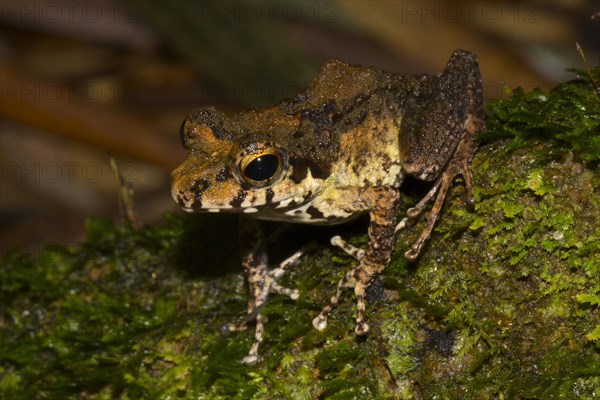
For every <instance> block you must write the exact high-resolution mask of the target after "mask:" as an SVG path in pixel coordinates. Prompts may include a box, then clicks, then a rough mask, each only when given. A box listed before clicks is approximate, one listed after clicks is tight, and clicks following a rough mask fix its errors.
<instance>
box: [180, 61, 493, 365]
mask: <svg viewBox="0 0 600 400" xmlns="http://www.w3.org/2000/svg"><path fill="white" fill-rule="evenodd" d="M483 119H484V114H483V110H482V89H481V77H480V73H479V66H478V63H477V58H476V56H475V55H474V54H472V53H469V52H467V51H462V50H458V51H456V52H454V54H453V55H452V57H451V58H450V60H449V61H448V64H447V65H446V68H445V69H444V71H443V72H442V73H441V74H439V75H435V76H427V75H417V76H408V75H397V74H392V73H388V72H384V71H380V70H377V69H373V68H365V67H360V66H352V65H348V64H344V63H342V62H339V61H328V62H327V63H325V65H324V66H323V67H322V69H321V72H320V73H319V75H318V76H317V77H316V79H315V80H314V82H313V84H312V85H311V86H310V87H309V88H308V89H306V90H305V91H304V92H302V93H300V94H299V95H298V96H297V97H296V98H294V99H291V100H288V101H285V102H283V103H281V104H280V105H278V106H276V107H273V108H270V109H267V110H261V111H255V110H253V111H247V112H243V113H240V114H236V115H232V116H226V115H225V114H223V113H222V112H219V111H217V110H216V109H214V108H212V107H208V108H201V109H197V110H194V111H193V112H192V113H191V114H190V115H189V116H188V118H187V119H186V120H185V121H184V123H183V125H182V128H181V136H182V140H183V144H184V146H185V148H186V149H187V150H188V157H187V159H186V160H185V162H184V163H183V164H182V165H181V166H179V167H178V168H177V169H176V170H175V171H174V172H173V185H172V195H173V198H174V199H175V201H176V202H177V203H178V204H179V205H180V206H181V207H182V208H183V209H184V210H185V211H189V212H214V213H218V212H234V213H240V214H242V215H243V216H244V217H252V218H253V219H263V220H274V221H285V222H298V223H304V224H338V223H342V222H345V221H348V220H349V219H351V218H353V217H355V216H357V215H359V214H362V213H368V215H369V218H370V222H369V228H368V243H367V245H366V248H365V249H358V248H356V247H354V246H352V245H350V244H348V243H346V242H344V241H343V240H342V239H341V238H340V237H339V236H336V237H334V238H332V240H331V242H332V243H333V244H334V245H336V246H338V247H340V248H341V249H342V250H344V251H345V252H346V253H348V254H349V255H351V256H352V257H353V258H355V259H356V264H355V265H354V267H353V268H352V269H351V270H350V271H348V272H347V273H346V274H345V276H344V277H343V278H342V279H341V280H340V281H339V283H338V285H337V288H336V289H335V292H334V294H333V296H332V297H331V299H330V300H329V303H328V304H327V305H326V306H325V307H324V308H323V310H322V311H321V312H320V313H319V315H318V316H317V317H316V318H315V319H314V320H313V325H314V327H315V328H316V329H318V330H322V329H324V328H325V326H326V325H327V316H328V314H329V312H330V311H331V310H332V309H333V308H334V307H335V306H336V305H337V303H338V301H339V298H340V294H341V291H342V289H344V288H352V289H354V295H355V297H356V301H357V313H356V329H355V332H356V334H357V335H364V334H366V333H367V332H368V330H369V326H368V325H367V323H366V322H365V320H364V310H365V290H366V289H367V288H368V287H369V285H370V284H371V283H372V282H373V280H374V278H375V277H377V276H378V275H379V274H380V273H381V272H382V271H383V270H384V269H385V267H386V266H387V264H388V263H389V261H390V256H391V253H392V249H393V246H394V236H395V233H396V232H397V231H399V230H401V229H402V228H404V227H405V226H406V225H407V221H408V218H414V217H416V216H418V215H419V214H420V213H421V212H422V211H423V209H424V208H425V206H426V204H427V203H428V202H429V201H430V200H431V199H433V198H435V202H434V204H433V207H432V209H431V213H430V214H429V217H428V220H427V225H426V227H425V229H424V230H423V232H422V233H421V235H420V237H419V239H418V240H417V241H416V242H415V243H414V244H413V245H412V247H411V248H410V249H409V250H408V251H407V252H406V253H405V256H406V257H407V258H409V259H415V258H416V257H417V256H418V254H419V251H420V250H421V247H422V246H423V243H424V242H425V240H426V239H427V238H428V237H429V235H430V234H431V231H432V229H433V227H434V224H435V222H436V220H437V219H438V216H439V215H440V210H441V207H442V204H443V202H444V197H445V196H446V192H447V191H448V188H449V186H450V184H451V183H452V181H453V180H454V178H455V177H456V176H457V175H462V176H463V177H464V182H465V185H466V189H467V201H468V202H469V203H472V202H473V201H474V199H473V183H472V175H471V169H470V162H471V158H472V156H473V153H474V151H475V148H476V146H475V143H474V141H473V138H474V136H475V135H476V134H477V133H479V132H480V131H481V130H482V129H483V127H484V121H483ZM407 174H409V175H412V176H414V177H416V178H418V179H420V180H424V181H435V183H434V184H433V187H432V188H431V190H430V191H429V192H428V193H427V194H426V195H425V197H424V198H423V199H422V200H421V201H420V202H419V203H418V204H416V205H415V207H413V208H410V209H409V210H408V212H407V215H408V218H404V219H402V221H400V222H399V223H398V222H397V221H396V214H397V210H396V208H397V204H398V198H399V192H398V188H399V187H400V184H401V183H402V180H403V179H404V177H405V176H406V175H407ZM243 219H248V218H243ZM260 235H261V229H260V227H259V225H258V224H257V223H256V222H254V223H253V224H252V225H251V226H246V227H245V228H243V229H242V230H241V234H240V238H241V242H242V265H243V267H244V269H245V274H246V277H247V280H248V284H249V286H250V298H249V303H248V316H247V317H246V319H245V320H244V321H243V322H242V323H239V324H229V325H226V326H224V328H223V329H224V330H225V331H238V330H242V329H245V328H246V325H247V324H248V322H250V321H251V320H253V319H256V333H255V339H254V343H253V345H252V347H251V349H250V352H249V354H248V356H246V357H245V358H244V362H245V363H246V364H253V363H256V362H257V360H258V345H259V343H260V342H261V340H262V332H263V322H264V320H263V316H262V315H261V313H260V310H261V308H262V306H263V305H264V304H265V303H266V301H267V297H268V296H269V294H270V293H282V294H285V295H288V296H289V297H291V298H292V299H296V298H298V291H297V290H292V289H289V288H285V287H282V286H280V285H279V284H278V283H277V280H278V279H279V278H280V277H281V276H282V275H283V274H284V273H285V271H286V269H288V268H289V267H290V266H291V265H294V264H295V263H297V261H298V259H299V258H300V256H301V255H302V253H303V250H299V251H298V252H297V253H295V254H293V255H292V256H291V257H290V258H288V259H286V260H285V261H283V262H282V263H280V264H279V265H276V266H273V267H271V268H270V267H269V266H268V263H267V256H266V246H265V243H264V241H261V239H260Z"/></svg>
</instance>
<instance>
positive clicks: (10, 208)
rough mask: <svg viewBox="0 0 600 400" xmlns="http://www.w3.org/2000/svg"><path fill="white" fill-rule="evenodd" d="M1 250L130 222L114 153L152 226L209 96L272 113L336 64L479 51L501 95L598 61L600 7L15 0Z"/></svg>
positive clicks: (5, 33)
mask: <svg viewBox="0 0 600 400" xmlns="http://www.w3.org/2000/svg"><path fill="white" fill-rule="evenodd" d="M0 4H1V9H0V15H1V30H0V60H1V62H0V67H1V69H0V78H1V90H0V133H1V143H0V158H1V181H0V184H1V190H0V226H1V227H2V228H1V232H0V249H1V250H2V252H3V253H4V251H6V249H7V248H10V247H15V246H17V247H20V248H22V249H24V250H27V251H36V250H38V249H39V248H40V247H41V246H42V245H44V244H51V243H66V244H70V243H75V242H76V241H78V240H80V239H81V238H82V235H83V227H84V221H85V218H86V217H87V216H94V215H96V216H97V215H104V216H112V217H114V218H117V217H118V215H119V206H118V201H117V184H116V182H115V178H114V175H113V172H112V170H111V169H110V165H109V161H108V157H107V153H108V152H110V153H111V154H113V155H114V156H115V157H116V159H117V161H118V163H119V165H120V167H121V172H122V175H123V176H124V177H125V178H127V180H128V181H129V182H130V183H131V184H132V185H133V187H134V189H135V206H136V211H137V213H138V216H139V220H140V221H141V222H142V223H155V222H157V221H160V220H161V218H162V215H163V214H164V213H165V212H168V211H176V209H177V208H176V206H175V205H174V203H173V202H172V200H171V198H170V195H169V180H170V177H169V174H170V170H171V169H172V168H174V167H175V166H176V165H177V164H178V163H180V162H181V161H182V160H183V158H184V155H185V154H184V151H183V149H182V148H181V146H180V144H179V134H178V131H179V126H180V124H181V121H182V120H183V118H184V117H185V116H186V115H187V113H188V112H189V111H191V110H192V109H193V108H194V107H196V106H201V105H215V106H217V107H220V108H222V109H224V110H227V111H230V112H234V111H236V110H240V109H243V108H248V107H253V108H260V107H267V106H271V105H274V104H276V103H277V102H278V101H279V100H281V99H283V98H289V97H293V96H294V95H295V94H296V93H297V92H298V91H299V90H300V89H302V88H304V87H306V86H307V85H309V84H310V82H311V79H312V78H313V77H314V76H315V74H316V73H317V72H318V70H319V66H320V65H321V64H322V63H323V62H324V61H325V60H327V59H329V58H337V59H340V60H342V61H345V62H349V63H357V64H362V65H365V66H375V67H378V68H382V69H385V70H388V71H393V72H403V73H437V72H440V71H441V69H442V68H443V67H444V65H445V63H446V61H447V59H448V58H449V56H450V54H451V53H452V51H453V50H454V49H456V48H464V49H468V50H471V51H473V52H475V53H476V54H478V56H479V59H480V64H481V70H482V74H483V80H484V88H485V97H486V99H492V98H498V97H504V96H506V92H505V89H506V88H514V87H516V86H522V87H524V88H526V89H531V88H533V87H541V88H543V89H550V88H552V87H553V86H554V85H555V84H556V83H558V82H561V81H565V80H569V79H572V78H573V77H574V75H573V74H571V73H568V72H565V68H569V67H577V68H585V64H584V61H583V59H582V57H581V55H580V53H579V52H578V50H577V49H576V42H577V43H579V44H580V45H581V47H582V49H583V52H584V54H585V57H586V58H587V63H588V65H590V66H595V65H597V64H598V62H599V49H600V17H597V18H596V19H593V18H592V15H594V14H596V13H598V12H600V4H599V3H596V2H593V1H583V0H579V1H544V2H537V1H521V2H510V1H481V2H476V1H366V0H356V1H355V0H348V1H300V0H295V1H281V2H276V1H227V2H221V1H207V2H199V1H185V0H180V1H162V2H155V1H139V2H138V1H127V2H113V1H99V0H92V1H4V0H3V1H1V2H0Z"/></svg>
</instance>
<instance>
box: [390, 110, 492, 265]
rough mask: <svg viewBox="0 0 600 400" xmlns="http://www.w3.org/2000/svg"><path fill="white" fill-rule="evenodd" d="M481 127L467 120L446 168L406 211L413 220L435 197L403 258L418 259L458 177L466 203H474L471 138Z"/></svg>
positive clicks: (472, 141)
mask: <svg viewBox="0 0 600 400" xmlns="http://www.w3.org/2000/svg"><path fill="white" fill-rule="evenodd" d="M482 126H483V120H479V121H476V122H472V121H470V120H469V119H468V120H467V122H466V124H465V129H466V130H467V132H466V133H465V135H464V136H463V138H462V139H461V141H460V143H459V145H458V148H457V150H456V152H455V153H454V156H453V157H452V159H451V160H450V162H449V163H448V166H447V168H446V169H445V170H444V172H443V173H442V175H441V176H440V177H439V178H438V180H437V181H436V182H435V184H434V185H433V187H432V188H431V190H429V192H428V193H427V194H426V195H425V197H423V198H422V199H421V201H419V202H418V203H417V204H416V205H415V206H414V207H412V208H410V209H408V211H407V214H408V216H409V217H410V218H415V217H417V216H418V215H419V214H421V212H422V211H423V209H424V208H425V206H426V205H427V203H428V202H429V201H430V200H431V199H432V198H433V197H435V202H434V203H433V207H432V208H431V213H430V214H429V217H428V218H427V225H426V226H425V228H424V229H423V232H421V236H419V238H418V239H417V241H416V242H415V243H414V244H413V245H412V247H411V249H410V250H408V251H407V252H406V253H404V256H405V257H406V258H408V259H409V260H414V259H416V258H417V257H418V255H419V252H420V251H421V248H422V247H423V244H424V243H425V241H426V240H427V239H428V238H429V236H430V235H431V232H432V231H433V227H434V226H435V223H436V221H437V219H438V218H439V216H440V212H441V210H442V205H443V204H444V200H445V198H446V194H447V193H448V189H449V188H450V185H451V184H452V182H453V181H454V179H455V178H456V177H457V176H458V175H462V176H463V178H464V180H465V187H466V189H467V203H468V204H473V203H474V201H475V197H474V195H473V175H472V172H471V158H472V157H473V153H474V152H475V148H476V143H475V142H474V140H473V136H474V135H475V133H477V132H479V130H480V129H482ZM436 194H437V196H436ZM403 221H404V220H403ZM399 225H400V224H399Z"/></svg>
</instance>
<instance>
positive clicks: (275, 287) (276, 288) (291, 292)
mask: <svg viewBox="0 0 600 400" xmlns="http://www.w3.org/2000/svg"><path fill="white" fill-rule="evenodd" d="M271 293H277V294H284V295H286V296H288V297H289V298H290V299H292V300H298V297H300V292H299V291H298V289H290V288H287V287H284V286H281V285H280V284H279V283H277V282H275V281H273V283H271Z"/></svg>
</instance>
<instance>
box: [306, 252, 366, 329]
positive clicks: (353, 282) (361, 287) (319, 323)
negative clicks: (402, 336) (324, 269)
mask: <svg viewBox="0 0 600 400" xmlns="http://www.w3.org/2000/svg"><path fill="white" fill-rule="evenodd" d="M371 281H372V276H371V275H369V274H367V272H366V270H365V268H363V266H362V264H361V263H360V262H359V264H358V265H357V266H356V267H354V268H352V269H351V270H350V271H348V272H347V273H346V275H344V277H343V278H342V279H340V281H339V282H338V284H337V287H336V290H335V293H334V294H333V296H331V299H330V300H329V303H328V304H327V305H326V306H325V307H324V308H323V310H322V311H321V312H320V313H319V315H318V316H317V317H316V318H315V319H313V326H314V327H315V329H317V330H318V331H322V330H323V329H325V328H326V327H327V316H328V315H329V313H330V312H331V311H332V310H333V309H334V308H335V307H337V305H338V303H339V300H340V297H341V294H342V290H343V289H344V288H354V296H355V297H356V328H355V329H354V332H355V333H356V334H357V335H359V336H361V335H366V334H367V333H368V332H369V325H368V324H367V323H366V322H365V320H364V318H365V317H364V315H365V308H366V305H365V292H366V290H367V288H368V287H369V285H370V282H371Z"/></svg>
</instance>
